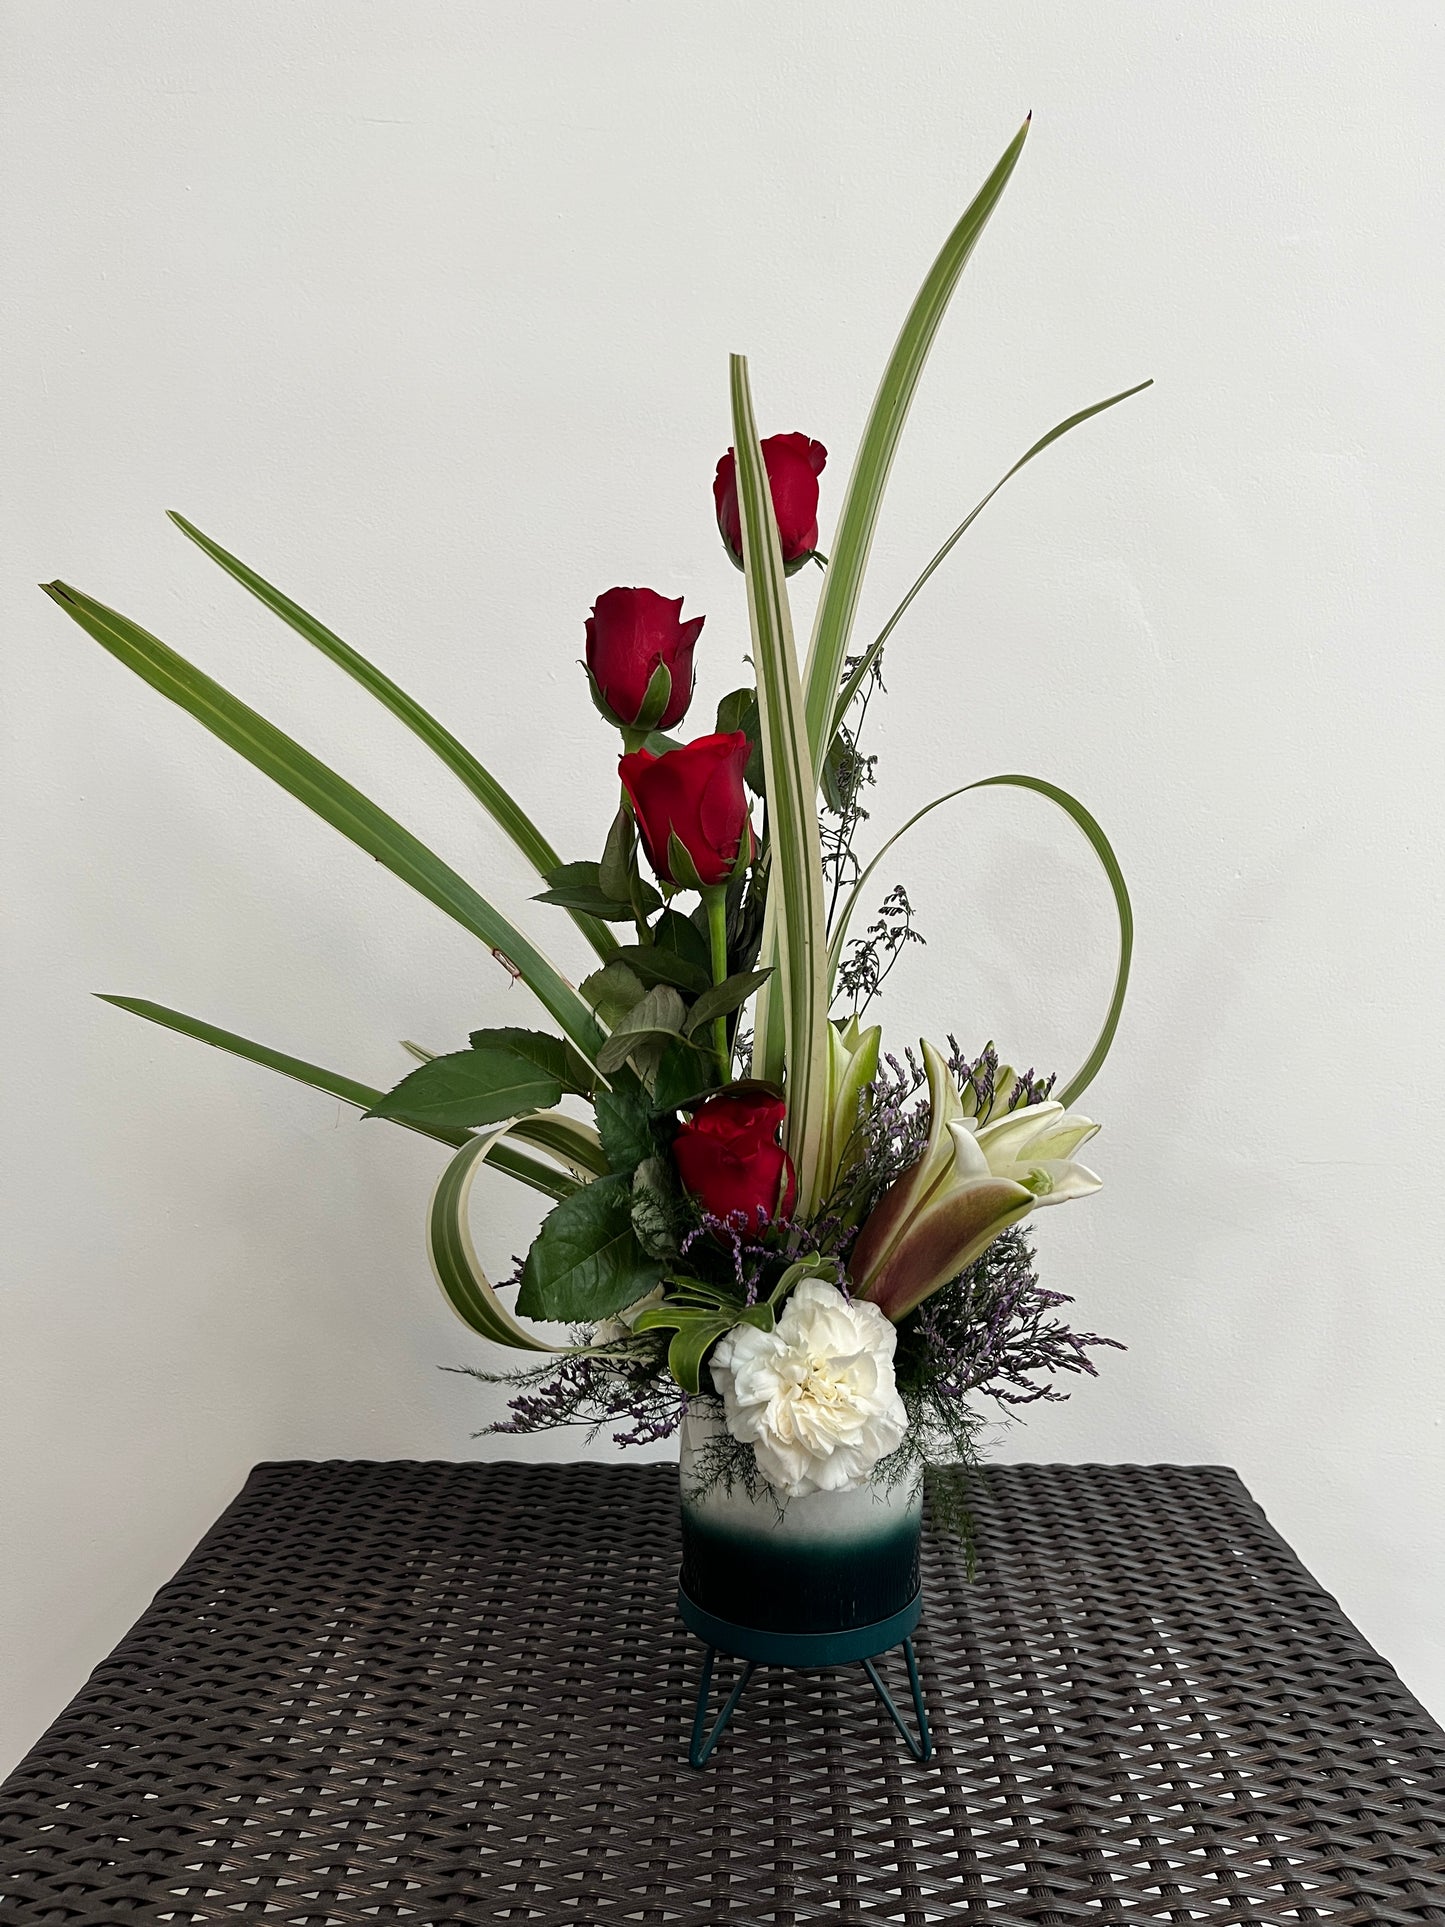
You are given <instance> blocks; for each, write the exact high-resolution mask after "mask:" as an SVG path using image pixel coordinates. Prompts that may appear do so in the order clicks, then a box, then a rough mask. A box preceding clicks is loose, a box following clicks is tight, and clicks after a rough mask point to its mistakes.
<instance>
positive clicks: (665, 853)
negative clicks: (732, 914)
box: [617, 730, 752, 888]
mask: <svg viewBox="0 0 1445 1927" xmlns="http://www.w3.org/2000/svg"><path fill="white" fill-rule="evenodd" d="M747 760H748V739H747V737H746V736H744V735H743V733H742V731H741V730H736V731H734V732H733V733H732V734H731V735H727V736H699V737H698V739H697V741H696V742H695V743H684V744H683V745H682V747H681V748H680V749H670V750H668V751H667V752H666V754H665V755H662V756H654V755H653V754H652V752H651V750H646V749H636V750H633V751H632V753H631V754H630V755H628V756H624V757H623V758H622V759H621V761H620V762H619V763H618V765H617V773H618V775H619V776H620V777H621V778H622V787H623V788H624V789H625V790H626V791H627V794H628V795H629V796H630V797H631V799H632V809H633V814H634V815H635V816H636V818H637V827H638V829H639V830H640V831H641V832H642V844H643V848H644V849H645V850H646V851H647V860H648V862H649V863H650V864H651V865H652V867H653V869H654V870H655V871H656V872H657V874H658V876H659V877H660V878H661V879H662V881H663V882H664V883H678V884H682V885H684V886H686V887H693V888H695V887H696V885H695V884H694V882H693V878H692V877H690V876H681V877H676V876H674V875H673V873H672V868H671V862H670V858H669V844H670V842H671V839H672V838H673V837H674V836H675V837H676V838H677V840H678V842H679V843H681V845H682V847H683V849H684V850H686V852H687V854H688V858H689V860H690V862H691V864H692V867H693V869H694V870H695V871H696V873H697V881H698V882H700V883H702V884H704V885H712V884H715V883H726V882H727V880H728V878H729V877H730V876H731V875H732V872H733V866H734V864H735V863H736V862H737V860H738V851H739V849H740V848H741V846H742V840H743V837H744V836H745V835H746V836H747V837H748V838H749V839H751V836H752V827H751V825H750V824H749V822H748V798H747V792H746V790H745V789H744V788H743V770H744V769H745V768H746V766H747ZM751 848H752V845H751V841H749V853H751Z"/></svg>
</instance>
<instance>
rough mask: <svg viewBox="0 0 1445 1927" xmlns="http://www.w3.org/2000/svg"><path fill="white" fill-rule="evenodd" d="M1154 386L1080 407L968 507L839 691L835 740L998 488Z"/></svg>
mask: <svg viewBox="0 0 1445 1927" xmlns="http://www.w3.org/2000/svg"><path fill="white" fill-rule="evenodd" d="M1153 386H1154V382H1153V378H1152V376H1151V378H1150V379H1149V380H1148V381H1140V382H1136V383H1135V385H1134V386H1133V387H1132V388H1125V389H1121V391H1120V392H1119V393H1118V394H1117V395H1110V396H1109V397H1108V398H1107V400H1105V401H1096V402H1095V403H1094V404H1093V406H1092V407H1091V408H1081V409H1080V410H1079V412H1078V414H1076V415H1070V416H1069V418H1068V420H1067V421H1062V422H1059V423H1058V424H1057V426H1055V427H1053V428H1051V429H1050V430H1049V432H1048V434H1047V435H1042V436H1040V437H1039V439H1038V441H1036V442H1035V443H1034V445H1033V447H1032V448H1030V449H1028V450H1027V451H1026V452H1025V453H1024V454H1022V455H1020V456H1019V458H1018V460H1017V461H1016V462H1015V463H1014V465H1013V467H1012V468H1011V469H1010V470H1009V471H1008V473H1007V474H1006V475H1003V476H1001V477H1000V478H999V480H998V481H996V482H995V483H994V485H993V487H992V488H991V489H990V490H989V492H988V494H987V495H985V496H984V498H983V500H982V501H981V502H979V503H978V504H977V506H976V507H974V508H972V509H970V510H969V512H968V514H967V515H965V516H964V518H963V520H962V521H961V522H960V523H959V525H958V527H957V528H956V529H955V530H954V531H953V534H952V535H950V536H949V538H948V540H947V541H946V542H945V543H944V545H943V547H942V548H941V549H940V550H939V551H938V553H937V554H936V555H935V556H934V557H933V559H932V561H931V562H930V563H929V564H928V566H927V567H926V568H925V569H924V571H923V573H922V574H921V575H920V576H919V578H918V580H917V581H916V582H915V583H914V585H913V587H912V588H911V589H910V590H909V591H908V594H907V595H906V596H904V598H903V600H902V601H901V602H900V603H899V605H898V607H897V608H896V609H895V610H894V611H893V613H892V615H891V616H889V618H888V620H887V622H885V623H884V625H883V627H882V629H881V630H880V631H879V633H878V635H877V636H876V637H875V638H874V640H873V641H872V642H871V643H870V644H869V646H868V648H867V649H866V650H865V651H864V653H863V656H862V658H861V659H860V661H859V663H858V667H857V668H856V669H855V670H854V671H853V673H852V675H850V676H849V678H848V680H847V681H846V682H845V683H844V685H843V687H842V690H841V691H840V692H839V696H838V701H837V704H836V705H835V707H834V710H833V731H832V740H833V741H834V742H836V740H837V736H838V731H839V730H840V729H841V728H842V726H843V719H844V717H845V716H846V715H847V714H848V711H849V710H850V709H851V708H852V707H853V703H854V701H855V700H856V698H857V695H858V691H859V690H860V689H861V688H862V687H863V684H864V682H865V681H866V679H867V676H868V672H869V670H870V669H871V668H872V667H873V665H874V663H875V662H877V660H878V658H879V656H880V655H882V653H883V645H884V643H885V642H887V640H888V638H889V637H890V636H891V635H892V634H893V631H894V630H895V629H896V628H897V627H898V624H899V622H900V621H901V620H902V618H903V616H904V615H905V613H906V612H907V610H908V607H909V605H910V603H911V602H912V601H913V598H914V597H915V596H916V595H917V594H918V592H919V590H920V589H921V588H922V587H923V585H924V583H925V582H927V580H928V578H929V577H930V576H931V575H932V574H933V572H934V570H935V569H936V568H938V566H939V564H940V563H942V562H944V561H946V560H947V558H948V557H949V556H950V555H951V554H952V552H953V550H954V549H955V548H956V547H957V545H958V544H959V543H960V542H961V541H962V540H963V538H964V536H965V535H967V533H968V531H969V530H970V529H971V528H972V527H973V525H974V523H975V522H976V521H977V520H978V518H979V516H980V515H982V514H983V512H984V510H985V509H986V508H987V507H988V505H989V503H990V502H991V501H992V500H993V498H994V496H995V495H997V494H998V492H999V490H1000V489H1001V488H1002V487H1003V485H1004V483H1005V482H1009V481H1012V480H1013V478H1014V476H1015V475H1017V474H1018V472H1019V470H1020V469H1021V468H1027V467H1028V465H1029V463H1030V462H1031V461H1032V460H1033V459H1034V457H1035V455H1041V454H1042V453H1043V451H1044V450H1045V449H1046V448H1048V447H1049V446H1050V445H1051V444H1052V443H1053V442H1056V441H1058V440H1059V438H1060V436H1063V435H1067V434H1068V432H1069V430H1070V429H1071V428H1077V427H1078V426H1079V424H1080V423H1081V422H1086V421H1089V420H1091V419H1092V418H1093V417H1094V416H1095V415H1102V414H1103V412H1104V410H1105V409H1106V408H1113V407H1115V406H1116V405H1117V404H1118V403H1119V402H1121V401H1128V399H1129V397H1130V396H1131V395H1139V394H1142V393H1143V392H1144V390H1145V389H1146V388H1152V387H1153ZM825 766H826V759H825Z"/></svg>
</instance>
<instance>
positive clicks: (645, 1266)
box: [517, 1172, 666, 1323]
mask: <svg viewBox="0 0 1445 1927" xmlns="http://www.w3.org/2000/svg"><path fill="white" fill-rule="evenodd" d="M665 1269H666V1267H665V1265H664V1264H663V1263H662V1262H661V1260H659V1259H656V1258H650V1257H649V1256H648V1254H647V1253H646V1252H645V1251H644V1250H643V1248H642V1246H641V1244H640V1243H639V1242H638V1239H637V1234H636V1233H635V1232H634V1230H633V1228H632V1181H631V1179H630V1178H629V1177H628V1176H627V1175H626V1174H625V1173H621V1172H619V1173H617V1174H616V1175H614V1176H611V1177H605V1178H598V1179H597V1181H596V1182H595V1183H594V1184H589V1185H586V1186H584V1188H583V1189H582V1190H580V1191H575V1192H574V1193H573V1194H572V1196H571V1197H570V1198H564V1199H563V1201H562V1203H561V1204H559V1205H558V1206H557V1208H556V1209H555V1210H554V1211H552V1212H550V1213H549V1214H548V1216H547V1217H546V1218H545V1219H543V1221H542V1229H541V1230H540V1231H539V1232H538V1233H537V1236H536V1239H535V1240H534V1242H533V1245H532V1249H531V1250H530V1251H529V1252H528V1253H527V1261H526V1263H525V1264H524V1265H523V1267H522V1282H521V1289H520V1290H519V1291H518V1294H517V1310H518V1311H519V1312H520V1313H521V1314H522V1316H523V1317H524V1318H543V1319H553V1320H558V1321H561V1322H564V1323H565V1322H571V1321H574V1320H575V1321H585V1322H587V1323H595V1322H596V1321H597V1320H599V1319H602V1318H610V1317H612V1316H613V1314H614V1313H616V1312H619V1311H624V1310H626V1308H627V1307H628V1306H629V1305H634V1304H636V1302H637V1300H638V1299H639V1298H644V1297H646V1295H647V1293H648V1292H649V1291H651V1289H652V1287H653V1286H654V1285H655V1284H656V1283H657V1282H658V1280H659V1279H660V1278H661V1277H662V1275H663V1272H664V1270H665Z"/></svg>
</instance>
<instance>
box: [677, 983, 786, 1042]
mask: <svg viewBox="0 0 1445 1927" xmlns="http://www.w3.org/2000/svg"><path fill="white" fill-rule="evenodd" d="M772 974H773V973H772V970H771V968H769V969H767V970H740V971H738V972H737V973H736V975H734V976H731V977H725V978H724V979H723V981H722V982H721V983H720V984H714V986H713V987H712V989H711V990H705V991H704V992H703V994H702V995H701V997H699V998H698V1000H697V1002H696V1003H695V1004H694V1005H693V1007H692V1009H691V1010H690V1011H689V1012H688V1013H687V1016H686V1018H685V1019H684V1022H683V1027H682V1028H683V1034H684V1035H685V1036H687V1037H691V1036H692V1035H693V1034H694V1033H695V1032H696V1031H699V1030H701V1029H702V1027H703V1026H704V1024H710V1023H711V1022H712V1020H713V1019H714V1018H715V1017H727V1016H729V1015H731V1013H732V1012H733V1011H735V1010H737V1009H738V1008H739V1007H740V1006H741V1005H742V1004H745V1003H746V1002H747V1000H748V998H749V997H751V996H752V995H753V994H754V993H755V992H756V991H759V990H761V989H762V987H763V985H764V984H765V983H766V982H767V981H768V979H769V977H771V976H772Z"/></svg>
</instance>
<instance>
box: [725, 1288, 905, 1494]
mask: <svg viewBox="0 0 1445 1927" xmlns="http://www.w3.org/2000/svg"><path fill="white" fill-rule="evenodd" d="M897 1343H898V1334H897V1332H896V1331H895V1330H894V1328H893V1326H892V1325H891V1324H890V1323H889V1321H888V1319H887V1318H885V1317H884V1315H883V1313H882V1312H881V1311H880V1310H879V1309H878V1307H877V1306H876V1305H870V1304H866V1303H863V1302H862V1301H857V1300H855V1301H853V1302H851V1303H850V1302H849V1300H848V1299H846V1298H845V1297H844V1296H843V1294H842V1292H841V1291H839V1290H838V1288H837V1286H836V1285H829V1284H825V1283H824V1282H823V1280H822V1279H821V1278H805V1279H804V1280H803V1282H802V1283H801V1284H800V1285H798V1286H797V1288H796V1289H795V1290H794V1291H793V1293H792V1295H791V1296H790V1297H789V1299H788V1301H787V1303H786V1305H785V1306H784V1307H783V1314H782V1316H781V1317H780V1318H779V1320H778V1322H777V1326H776V1327H775V1329H774V1330H772V1331H770V1332H764V1331H759V1330H758V1329H757V1327H756V1326H755V1325H735V1326H734V1327H733V1329H732V1330H731V1331H730V1332H728V1333H727V1335H726V1336H725V1337H724V1338H723V1339H722V1340H721V1341H720V1342H719V1344H718V1345H717V1347H716V1349H715V1350H714V1352H713V1354H712V1357H711V1358H710V1359H709V1361H708V1363H709V1365H710V1367H711V1370H712V1376H713V1381H714V1383H715V1384H716V1386H717V1388H718V1391H719V1392H720V1393H721V1395H722V1401H723V1408H724V1412H725V1415H726V1419H727V1428H728V1430H729V1432H731V1433H732V1435H733V1437H734V1438H735V1439H741V1440H742V1441H743V1443H744V1444H747V1445H751V1446H752V1448H753V1451H754V1453H755V1454H756V1457H757V1461H758V1470H759V1471H760V1472H761V1473H762V1475H763V1477H764V1478H765V1479H766V1480H767V1481H768V1483H769V1484H770V1485H773V1486H776V1487H777V1488H778V1489H779V1491H781V1492H783V1493H784V1494H786V1496H787V1497H788V1498H790V1499H800V1498H802V1497H803V1496H804V1494H805V1493H809V1492H846V1491H849V1490H851V1489H852V1488H853V1487H855V1486H859V1485H861V1484H862V1483H863V1481H864V1480H865V1479H866V1478H867V1477H868V1474H869V1473H870V1472H871V1471H872V1470H873V1468H874V1466H875V1465H877V1463H878V1461H879V1460H880V1459H884V1458H887V1456H888V1454H889V1453H890V1452H892V1451H894V1450H896V1448H897V1447H898V1446H899V1445H900V1444H901V1443H902V1440H903V1435H904V1433H905V1432H906V1431H907V1430H908V1414H907V1412H906V1411H905V1410H904V1408H903V1401H902V1399H901V1398H900V1397H899V1396H898V1386H897V1384H896V1382H895V1380H894V1376H893V1353H894V1349H895V1348H896V1346H897Z"/></svg>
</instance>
